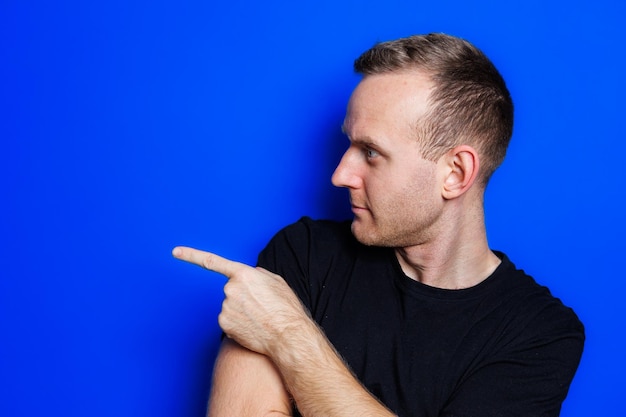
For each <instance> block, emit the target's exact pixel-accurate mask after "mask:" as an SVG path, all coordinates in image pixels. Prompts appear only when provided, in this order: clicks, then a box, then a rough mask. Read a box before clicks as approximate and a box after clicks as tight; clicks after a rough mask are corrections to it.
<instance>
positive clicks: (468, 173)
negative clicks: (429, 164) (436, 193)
mask: <svg viewBox="0 0 626 417" xmlns="http://www.w3.org/2000/svg"><path fill="white" fill-rule="evenodd" d="M442 162H443V163H444V169H445V177H444V181H443V189H442V193H443V198H445V199H446V200H451V199H453V198H457V197H459V196H461V195H463V194H464V193H465V192H466V191H467V190H469V189H470V188H471V186H472V184H474V181H475V180H476V177H477V176H478V168H479V160H478V152H476V150H475V149H474V148H472V147H471V146H469V145H460V146H457V147H455V148H453V149H451V150H450V151H448V152H447V153H446V154H445V155H444V156H443V157H442Z"/></svg>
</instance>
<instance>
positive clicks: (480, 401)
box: [441, 303, 584, 417]
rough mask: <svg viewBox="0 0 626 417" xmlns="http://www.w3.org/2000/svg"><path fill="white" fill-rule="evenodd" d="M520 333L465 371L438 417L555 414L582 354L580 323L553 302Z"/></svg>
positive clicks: (543, 416) (547, 416)
mask: <svg viewBox="0 0 626 417" xmlns="http://www.w3.org/2000/svg"><path fill="white" fill-rule="evenodd" d="M524 334H525V335H526V336H525V337H524V338H523V339H522V340H521V341H518V343H515V344H512V345H510V346H507V347H506V348H505V349H503V350H502V351H501V352H499V353H496V354H494V355H492V356H490V357H489V359H488V360H486V361H484V362H483V363H481V364H480V365H479V366H477V367H476V368H475V369H473V370H472V371H471V373H469V374H468V375H466V377H465V378H464V379H463V380H461V381H460V382H459V385H458V388H457V389H456V390H455V392H454V393H453V395H452V396H451V398H450V401H449V402H448V403H447V404H446V406H445V407H444V409H443V410H442V413H441V416H442V417H505V416H506V417H535V416H537V417H558V415H559V413H560V409H561V404H562V402H563V400H565V397H566V396H567V391H568V389H569V385H570V383H571V381H572V379H573V377H574V374H575V372H576V369H577V367H578V364H579V362H580V358H581V355H582V350H583V344H584V329H583V326H582V324H581V323H580V321H579V320H578V318H577V317H576V315H575V314H574V312H573V311H571V310H570V309H568V308H567V307H564V306H562V305H561V304H556V303H555V304H554V305H552V306H550V307H549V308H546V309H545V310H544V311H543V312H542V313H541V314H540V315H538V316H537V317H536V318H535V319H534V320H533V322H531V323H529V326H528V328H527V330H525V331H524Z"/></svg>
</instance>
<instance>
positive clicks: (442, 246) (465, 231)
mask: <svg viewBox="0 0 626 417" xmlns="http://www.w3.org/2000/svg"><path fill="white" fill-rule="evenodd" d="M457 214H458V213H457ZM444 217H445V216H444ZM440 224H444V225H446V226H445V227H439V228H438V229H437V233H434V234H431V236H434V237H433V238H432V239H429V240H428V241H426V242H423V243H420V244H419V245H415V246H410V247H403V248H397V249H396V257H397V258H398V261H399V262H400V266H401V267H402V270H403V271H404V273H405V274H406V275H407V276H408V277H410V278H412V279H414V280H416V281H419V282H421V283H423V284H426V285H429V286H432V287H437V288H444V289H462V288H469V287H472V286H474V285H477V284H479V283H480V282H482V281H483V280H485V279H486V278H487V277H489V275H491V274H492V273H493V271H494V270H495V269H496V268H497V267H498V265H499V264H500V259H499V258H498V257H497V256H496V255H495V254H494V253H493V252H492V251H491V250H490V249H489V245H488V243H487V234H486V230H485V224H484V215H483V211H482V207H481V208H480V210H479V212H478V213H473V215H471V216H464V217H463V216H448V217H447V218H442V219H441V222H440Z"/></svg>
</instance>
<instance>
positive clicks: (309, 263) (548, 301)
mask: <svg viewBox="0 0 626 417" xmlns="http://www.w3.org/2000/svg"><path fill="white" fill-rule="evenodd" d="M496 254H497V255H498V256H499V257H500V258H501V260H502V262H501V264H500V265H499V266H498V268H497V269H496V271H494V273H493V274H492V275H491V276H490V277H488V278H487V279H486V280H484V281H483V282H481V283H480V284H478V285H476V286H474V287H471V288H467V289H462V290H444V289H439V288H434V287H430V286H427V285H424V284H421V283H419V282H417V281H415V280H412V279H410V278H409V277H407V276H406V275H405V274H404V273H403V272H402V269H401V268H400V265H399V263H398V260H397V258H396V256H395V254H394V251H393V249H389V248H377V247H367V246H364V245H361V244H359V243H358V242H357V241H356V240H355V239H354V237H353V236H352V233H351V232H350V223H349V222H345V223H337V222H330V221H313V220H311V219H309V218H303V219H301V220H300V221H299V222H297V223H295V224H293V225H291V226H288V227H286V228H285V229H283V230H282V231H280V232H279V233H278V234H277V235H276V236H275V237H274V238H273V239H272V240H271V241H270V243H269V244H268V246H267V247H266V248H265V250H263V252H262V253H261V254H260V255H259V262H258V264H259V266H262V267H264V268H266V269H268V270H270V271H273V272H275V273H277V274H279V275H281V276H282V277H284V279H285V280H286V281H287V282H288V283H289V285H290V286H291V287H292V288H293V290H294V291H295V292H296V293H297V294H298V296H299V297H300V299H301V300H302V302H303V303H304V305H305V306H306V307H307V308H308V309H309V311H310V312H311V316H312V317H313V319H314V320H315V321H316V322H317V323H318V324H319V325H320V326H321V328H322V329H323V330H324V333H325V334H326V336H327V337H328V339H329V340H330V342H331V343H332V344H333V346H334V347H335V348H336V349H337V351H338V352H339V353H340V354H341V355H342V357H343V358H344V359H345V361H346V362H347V364H348V365H349V366H350V368H351V369H352V371H353V372H354V373H355V375H356V376H357V377H358V378H359V380H360V381H361V382H362V383H363V384H364V385H365V386H366V387H367V389H369V391H370V392H371V393H372V394H373V395H375V396H376V397H377V398H379V399H380V400H381V401H382V402H383V403H384V404H385V405H387V407H389V408H390V409H391V410H392V411H393V412H395V413H397V414H398V415H399V416H407V417H408V416H411V417H416V416H419V417H434V416H445V417H453V416H454V417H490V416H506V417H512V416H520V417H521V416H523V417H531V416H558V415H559V411H560V407H561V403H562V401H563V400H564V399H565V396H566V394H567V391H568V388H569V385H570V382H571V380H572V378H573V376H574V373H575V371H576V368H577V366H578V362H579V360H580V356H581V354H582V348H583V342H584V330H583V326H582V324H581V323H580V321H579V320H578V318H577V317H576V315H575V314H574V312H573V311H572V310H571V309H570V308H568V307H565V306H564V305H563V304H562V303H561V301H560V300H558V299H556V298H554V297H553V296H552V295H551V294H550V292H549V291H548V289H547V288H545V287H542V286H539V285H538V284H537V283H536V282H535V281H534V280H533V279H532V278H531V277H530V276H528V275H526V274H525V273H524V272H523V271H521V270H518V269H516V268H515V266H514V265H513V264H512V263H511V262H510V261H509V260H508V258H507V257H506V256H505V255H504V254H502V253H496Z"/></svg>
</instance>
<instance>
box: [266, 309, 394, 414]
mask: <svg viewBox="0 0 626 417" xmlns="http://www.w3.org/2000/svg"><path fill="white" fill-rule="evenodd" d="M270 357H271V359H272V360H273V362H274V363H275V364H276V366H277V367H278V369H279V371H280V373H281V374H282V376H283V380H284V382H285V384H286V386H287V389H288V390H289V392H290V393H291V395H292V397H293V398H294V400H295V402H296V405H297V407H298V410H299V411H300V413H301V414H302V415H303V416H304V417H329V416H330V417H342V416H346V417H353V416H363V417H374V416H376V417H391V416H393V415H394V414H393V413H391V412H390V411H389V410H388V409H387V408H386V407H385V406H384V405H382V404H381V403H380V402H379V401H378V400H377V399H376V398H375V397H374V396H373V395H371V394H370V393H369V392H368V391H367V389H366V388H365V387H363V385H361V383H360V382H359V381H358V379H357V378H356V377H355V376H354V375H353V374H352V372H351V371H350V370H349V368H348V367H347V365H346V364H345V363H344V362H343V361H342V359H341V358H340V356H339V354H338V353H337V352H336V351H335V349H334V348H333V347H332V345H331V344H330V342H329V341H328V339H327V338H326V336H325V335H324V334H323V332H322V331H321V330H320V329H319V328H318V327H317V325H316V324H315V323H314V322H313V321H312V320H310V319H307V320H305V321H303V322H302V323H299V324H298V325H294V327H293V328H291V329H289V330H287V331H286V332H284V333H283V334H282V335H281V337H280V338H279V343H277V344H276V347H275V348H274V349H272V352H270Z"/></svg>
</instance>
